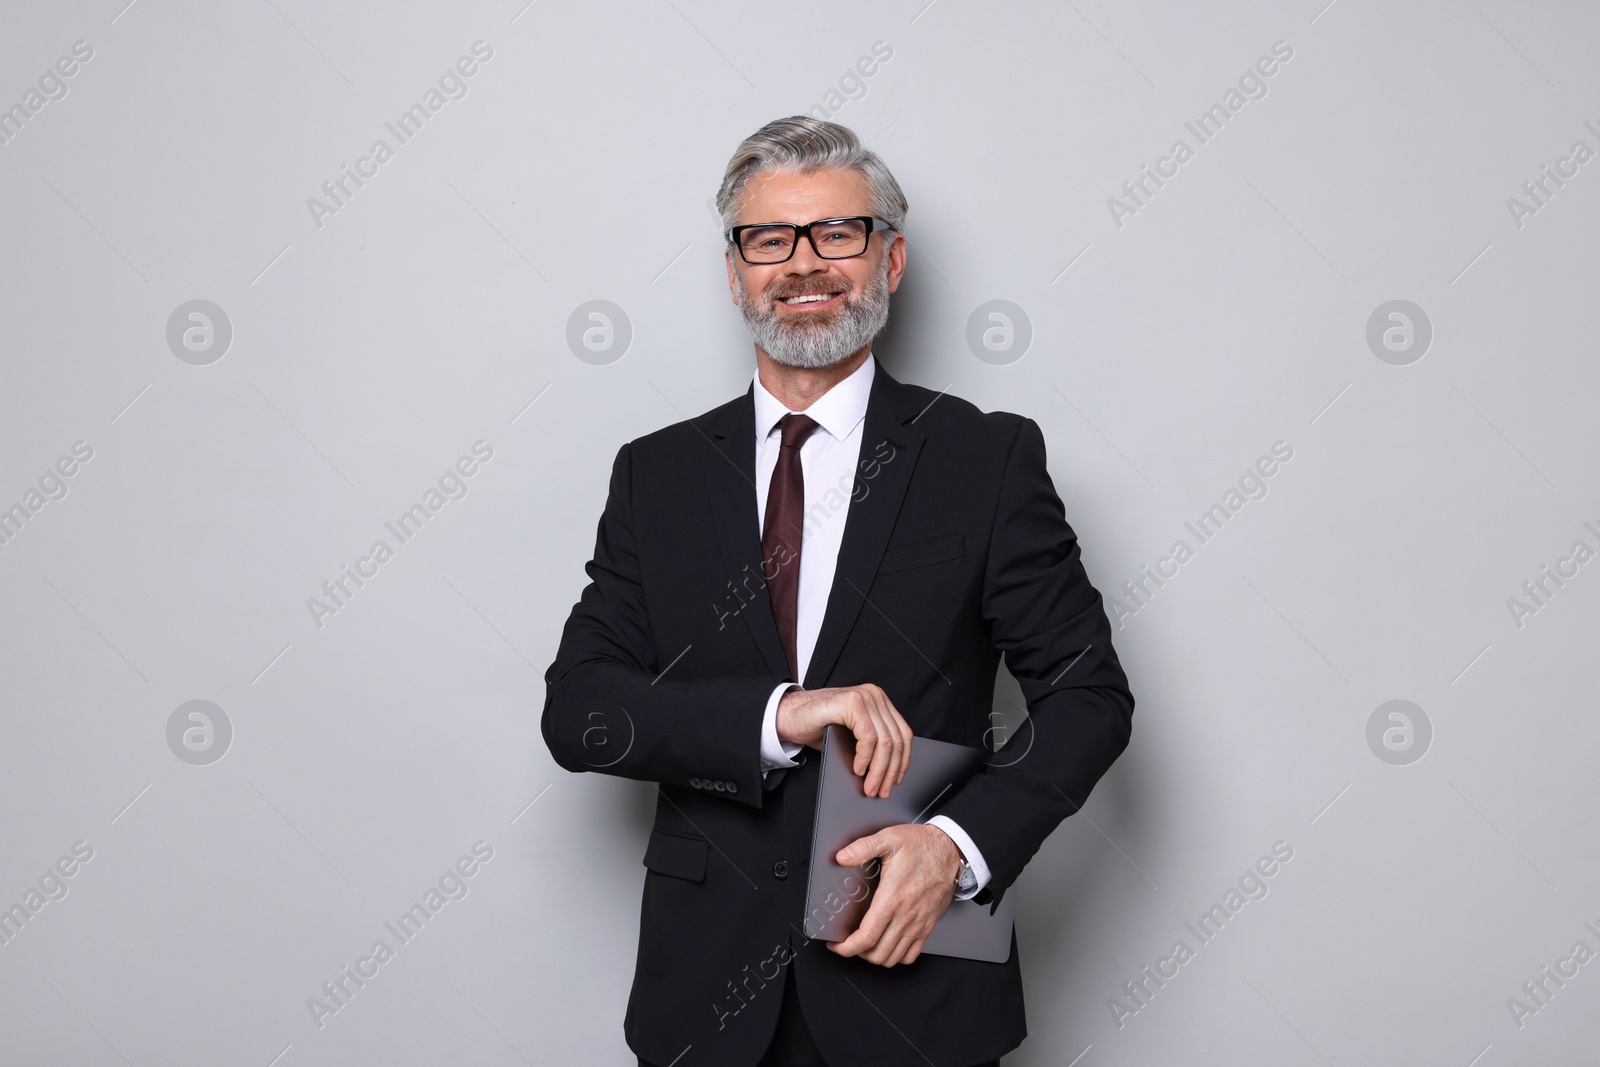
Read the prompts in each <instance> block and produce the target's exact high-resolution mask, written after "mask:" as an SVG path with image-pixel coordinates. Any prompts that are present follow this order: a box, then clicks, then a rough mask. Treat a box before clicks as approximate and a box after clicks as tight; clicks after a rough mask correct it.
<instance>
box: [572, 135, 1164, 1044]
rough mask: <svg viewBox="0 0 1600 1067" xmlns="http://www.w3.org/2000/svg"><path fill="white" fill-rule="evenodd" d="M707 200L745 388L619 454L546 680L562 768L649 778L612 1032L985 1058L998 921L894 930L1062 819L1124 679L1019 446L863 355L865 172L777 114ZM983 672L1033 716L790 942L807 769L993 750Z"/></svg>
mask: <svg viewBox="0 0 1600 1067" xmlns="http://www.w3.org/2000/svg"><path fill="white" fill-rule="evenodd" d="M717 204H718V208H719V210H720V212H721V214H722V218H723V222H724V224H725V225H726V227H727V232H726V234H725V236H726V237H727V239H728V248H727V252H726V260H727V270H728V285H729V289H730V291H731V293H732V295H733V300H734V303H735V304H736V305H737V306H738V307H739V309H740V312H741V313H742V314H743V316H744V319H745V322H746V324H747V325H748V326H749V328H750V331H751V334H752V336H753V338H754V341H755V355H756V374H755V377H754V380H753V381H752V383H751V387H750V389H749V390H748V391H747V392H746V393H745V394H744V395H743V396H741V397H739V398H738V399H736V400H733V401H730V402H729V403H727V404H724V405H722V406H721V407H718V408H715V409H713V410H711V411H709V412H707V413H705V414H704V415H701V416H700V417H698V418H695V419H690V420H688V421H687V422H681V423H677V424H676V425H672V426H668V427H667V428H665V429H663V430H658V431H656V432H655V433H651V434H647V435H646V436H644V437H641V438H639V439H637V440H635V441H632V442H630V443H628V444H626V445H624V446H623V447H622V449H621V450H620V451H619V452H618V453H617V457H616V462H615V464H614V466H613V468H612V473H611V485H610V495H609V497H608V499H607V501H606V507H605V512H604V514H603V515H602V516H601V519H600V524H599V533H598V536H597V538H596V543H595V553H594V559H593V560H592V561H591V562H590V563H589V564H588V565H587V568H586V570H587V573H588V575H589V578H590V583H589V585H588V586H587V587H586V588H585V589H584V591H583V595H582V599H581V600H580V601H579V603H578V604H577V606H576V607H575V608H574V609H573V611H572V615H571V616H570V618H569V619H568V620H567V624H566V628H565V630H564V631H563V634H562V639H561V647H560V649H559V651H558V652H557V655H556V659H555V662H554V663H553V664H552V665H551V667H550V669H549V671H548V672H547V673H546V675H545V681H546V685H547V691H546V700H545V707H544V718H543V730H544V738H545V741H546V743H547V744H548V745H549V747H550V751H551V752H552V753H553V754H554V756H555V758H556V761H557V762H558V763H560V764H561V766H563V767H565V768H567V769H568V770H573V771H583V770H597V771H603V772H605V773H608V774H616V775H622V776H624V777H628V778H636V779H642V780H645V781H651V782H657V783H659V792H658V801H657V805H656V815H655V826H654V829H653V830H652V831H651V834H650V842H649V845H648V847H647V849H646V851H645V856H644V865H645V867H646V868H647V872H646V875H645V886H644V901H643V909H642V913H641V917H640V929H639V954H638V960H637V967H636V971H635V975H634V983H633V991H632V995H631V997H630V998H629V1002H628V1011H627V1016H626V1019H625V1022H624V1032H625V1034H626V1036H627V1039H628V1044H629V1046H630V1047H631V1048H632V1049H633V1050H634V1052H635V1053H637V1054H638V1056H639V1062H640V1064H641V1065H656V1067H668V1065H679V1067H689V1065H692V1064H715V1065H727V1067H757V1065H760V1067H775V1065H779V1064H783V1065H802V1064H804V1065H822V1064H827V1065H831V1067H868V1065H872V1067H894V1065H899V1064H907V1065H911V1064H915V1065H918V1067H922V1065H925V1064H934V1065H936V1067H974V1065H983V1064H997V1063H998V1057H999V1056H1000V1055H1001V1054H1002V1053H1004V1052H1007V1051H1009V1050H1011V1049H1013V1048H1015V1047H1016V1046H1017V1045H1018V1044H1019V1043H1021V1041H1022V1039H1023V1038H1024V1037H1025V1036H1026V1033H1027V1030H1026V1024H1025V1021H1024V1017H1023V1002H1022V982H1021V971H1020V968H1019V965H1018V959H1017V951H1016V939H1015V935H1013V938H1012V950H1011V956H1010V958H1009V959H1008V960H1007V961H1006V962H1005V963H988V962H982V961H977V960H970V959H963V958H958V957H953V956H939V955H932V954H928V955H923V954H922V952H921V948H922V943H923V941H924V939H925V938H926V937H927V936H928V933H929V932H930V931H931V930H932V928H933V925H934V923H935V922H937V920H938V919H939V917H940V916H941V915H943V914H944V911H945V909H946V908H948V907H949V905H950V902H951V900H952V899H953V898H955V897H958V896H959V897H963V898H967V897H970V898H973V899H975V900H976V901H977V902H978V903H980V904H994V903H995V902H997V901H998V900H999V898H1000V897H1001V895H1002V894H1004V893H1005V892H1006V890H1007V889H1008V888H1009V887H1010V886H1011V885H1012V884H1013V883H1014V882H1015V881H1016V879H1017V876H1018V875H1019V874H1020V873H1021V871H1022V868H1023V866H1024V865H1025V864H1026V863H1027V862H1028V860H1029V858H1030V857H1032V855H1033V854H1034V852H1035V851H1037V850H1038V848H1039V845H1040V844H1041V843H1042V842H1043V840H1044V839H1045V837H1046V836H1048V835H1049V833H1050V832H1051V831H1052V830H1053V829H1054V828H1055V827H1056V825H1057V824H1059V823H1060V822H1061V820H1062V819H1064V818H1066V817H1067V816H1069V815H1071V814H1072V813H1073V812H1075V811H1077V810H1078V808H1079V807H1080V806H1081V805H1082V804H1083V802H1084V801H1085V799H1087V797H1088V795H1089V792H1090V790H1091V789H1092V788H1093V787H1094V784H1095V783H1096V782H1097V781H1098V780H1099V779H1100V777H1101V775H1103V774H1104V773H1105V771H1106V769H1107V768H1108V767H1109V766H1110V765H1111V763H1112V762H1113V761H1114V760H1115V759H1116V758H1117V756H1118V755H1120V754H1121V752H1122V750H1123V749H1124V748H1125V747H1126V746H1127V743H1128V737H1129V731H1130V728H1131V719H1132V713H1133V697H1132V694H1131V693H1130V692H1129V690H1128V683H1127V678H1126V677H1125V676H1124V674H1123V672H1122V668H1121V666H1120V665H1119V663H1118V661H1117V656H1116V653H1115V652H1114V651H1113V650H1112V648H1111V631H1110V626H1109V624H1108V622H1107V619H1106V615H1105V611H1104V609H1103V607H1102V604H1101V599H1100V596H1099V594H1098V593H1097V592H1095V590H1094V588H1093V587H1092V586H1091V585H1090V584H1089V581H1088V579H1087V577H1086V576H1085V574H1084V569H1083V566H1082V564H1081V562H1080V559H1079V549H1078V544H1077V538H1076V535H1075V534H1074V533H1073V531H1072V528H1071V527H1070V526H1068V525H1067V522H1066V518H1065V515H1064V512H1063V508H1062V505H1061V501H1060V499H1059V498H1058V497H1057V495H1056V493H1055V490H1054V488H1053V486H1052V483H1051V481H1050V476H1049V473H1048V472H1047V470H1046V468H1045V448H1044V439H1043V436H1042V434H1041V433H1040V431H1039V427H1038V426H1037V425H1036V424H1035V423H1034V422H1032V421H1031V420H1029V419H1026V418H1022V417H1020V416H1017V415H1012V414H1007V413H1004V412H991V413H988V414H985V413H983V412H980V411H979V410H978V409H977V408H975V407H973V406H972V405H971V404H968V403H967V402H965V401H963V400H959V399H957V398H955V397H952V396H949V395H948V394H937V393H934V392H932V391H930V390H927V389H923V388H920V387H917V386H911V385H904V384H901V383H900V382H898V381H896V380H894V379H893V378H891V377H890V376H889V375H888V374H887V373H886V372H885V371H884V370H883V368H881V367H879V366H877V365H876V361H875V360H874V359H873V358H872V339H873V338H874V337H875V336H876V335H877V334H878V332H879V331H880V330H881V329H882V328H883V326H884V324H885V323H886V322H887V321H888V310H889V294H890V293H892V292H894V291H895V289H896V288H898V286H899V284H900V279H901V277H902V276H903V275H904V272H905V268H906V242H905V238H904V236H902V230H903V227H904V224H905V214H906V202H905V197H904V195H903V194H902V193H901V190H900V187H899V185H898V184H897V183H896V182H895V180H894V177H893V176H892V175H891V174H890V173H889V171H888V169H887V167H885V166H884V164H883V162H882V161H881V160H880V159H879V158H878V156H877V155H876V154H874V153H872V152H870V151H867V150H866V149H864V148H863V147H862V145H861V143H860V141H859V140H858V139H857V137H856V136H855V134H854V133H852V132H851V131H850V130H848V129H846V128H845V127H843V126H839V125H836V124H834V123H830V122H823V121H819V120H817V119H813V118H809V117H804V116H797V117H793V118H788V119H780V120H777V121H775V122H772V123H769V124H768V125H766V126H765V127H763V128H762V129H760V130H758V131H757V132H756V133H755V134H753V135H751V136H750V137H749V138H748V139H746V140H745V142H744V143H743V144H741V145H740V146H739V149H738V151H737V152H735V154H734V156H733V159H732V160H731V161H730V162H729V164H728V168H727V172H726V174H725V176H724V178H723V182H722V187H721V190H720V191H719V193H718V196H717ZM1002 652H1003V653H1004V655H1005V659H1006V664H1007V666H1008V668H1009V669H1010V671H1011V673H1012V674H1013V675H1014V676H1015V677H1016V679H1017V681H1018V682H1019V683H1020V685H1021V687H1022V691H1023V694H1024V695H1025V696H1026V698H1027V702H1028V711H1029V719H1028V723H1027V724H1026V725H1025V726H1024V727H1023V728H1022V729H1021V730H1020V731H1018V732H1017V733H1016V735H1015V736H1014V737H1013V738H1011V739H1010V740H1009V741H1008V742H1007V744H1006V745H1005V746H1004V747H1002V748H1001V749H1000V750H999V752H998V753H997V754H996V755H995V756H994V757H992V758H991V761H990V763H989V765H987V766H986V767H985V769H984V773H982V774H980V775H978V776H976V777H975V778H973V779H972V780H970V781H969V782H968V783H967V785H966V786H965V787H964V788H962V789H960V790H959V791H957V792H956V793H955V794H954V795H953V796H951V797H949V798H948V799H947V800H945V801H944V802H943V803H942V804H941V806H940V808H939V811H938V812H937V813H936V814H934V815H933V816H932V817H931V818H928V819H927V820H926V821H925V822H923V823H919V824H917V825H902V826H892V827H889V828H888V829H886V830H883V831H882V832H880V833H876V834H873V835H871V836H870V837H867V838H863V839H861V840H859V841H856V842H854V843H852V844H851V845H849V846H847V847H846V848H845V849H844V850H843V851H841V852H840V853H838V854H837V856H836V859H837V860H838V861H839V862H840V863H843V864H846V865H851V866H860V865H867V864H872V863H876V864H878V865H880V867H879V883H878V889H877V890H876V893H875V894H874V897H873V900H872V903H871V906H870V908H869V909H868V911H867V913H866V915H865V917H864V918H863V920H862V922H861V925H860V927H859V928H858V930H857V931H856V932H855V933H853V934H851V935H850V936H849V937H848V938H846V939H845V940H844V941H842V942H836V943H820V942H816V941H812V940H810V939H808V938H807V937H806V936H805V934H804V931H803V930H802V929H801V923H802V921H803V915H804V912H805V890H806V881H807V873H808V871H807V868H808V865H809V860H810V851H811V830H812V818H813V814H814V811H815V804H816V791H817V771H818V765H819V763H820V761H819V760H816V759H808V758H807V756H808V753H807V751H806V750H807V749H812V750H816V749H820V747H821V742H822V736H823V731H824V729H825V728H826V727H827V726H828V725H830V724H838V725H840V726H842V727H844V728H846V729H848V730H850V731H851V733H852V734H853V735H854V736H855V738H856V749H857V755H856V764H855V770H856V773H857V774H860V775H863V776H864V778H865V782H864V788H865V790H866V792H867V793H868V794H869V795H879V796H888V795H889V794H890V793H891V792H892V790H893V788H894V786H895V785H896V784H897V783H898V782H899V781H900V780H901V779H902V777H903V776H904V774H905V772H906V768H907V767H908V766H909V759H910V742H911V737H912V735H913V734H915V735H916V736H919V737H932V738H938V739H940V740H944V741H951V742H956V743H959V744H965V745H969V746H973V747H987V746H986V745H985V742H986V741H987V740H988V739H989V737H990V736H992V727H991V722H990V713H991V707H992V703H993V689H994V682H995V675H996V671H997V669H998V665H999V658H1000V655H1001V653H1002ZM1034 921H1045V920H1044V917H1043V916H1038V917H1035V918H1034Z"/></svg>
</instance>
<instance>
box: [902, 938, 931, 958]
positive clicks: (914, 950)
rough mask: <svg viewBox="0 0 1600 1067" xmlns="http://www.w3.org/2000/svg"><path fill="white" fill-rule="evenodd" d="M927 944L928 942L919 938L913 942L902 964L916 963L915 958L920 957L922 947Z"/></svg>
mask: <svg viewBox="0 0 1600 1067" xmlns="http://www.w3.org/2000/svg"><path fill="white" fill-rule="evenodd" d="M927 942H928V939H927V938H925V937H919V938H917V939H916V940H915V941H913V942H912V943H911V949H910V951H908V952H907V953H906V958H905V959H904V960H902V961H901V962H902V963H916V962H917V957H918V956H920V955H922V946H923V945H925V944H927Z"/></svg>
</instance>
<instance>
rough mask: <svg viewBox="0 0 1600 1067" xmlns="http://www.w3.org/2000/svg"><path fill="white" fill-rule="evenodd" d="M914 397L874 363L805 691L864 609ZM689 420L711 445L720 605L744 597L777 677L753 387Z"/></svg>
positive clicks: (887, 525) (890, 514)
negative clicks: (725, 583) (725, 584)
mask: <svg viewBox="0 0 1600 1067" xmlns="http://www.w3.org/2000/svg"><path fill="white" fill-rule="evenodd" d="M914 401H915V398H914V397H912V396H910V395H909V394H908V393H907V390H906V388H905V387H904V386H903V385H901V384H900V383H899V382H898V381H896V380H895V379H894V378H891V377H890V376H889V373H888V372H887V371H885V370H884V369H883V364H882V363H879V364H878V365H877V367H876V368H874V371H873V379H872V392H871V393H870V394H869V395H868V397H867V414H866V419H865V425H864V426H863V427H862V432H861V454H860V457H859V460H858V462H857V464H856V475H855V486H854V491H853V492H852V494H851V502H850V506H849V508H848V509H847V512H846V518H845V526H844V536H843V540H842V543H841V544H840V546H839V560H838V564H837V565H836V567H835V569H834V574H833V588H832V589H831V590H829V593H828V606H827V610H826V611H825V612H824V613H823V617H822V628H821V630H820V632H819V633H818V634H817V644H816V648H815V649H814V650H813V651H812V653H811V662H810V663H808V664H807V665H806V677H805V679H804V682H803V684H804V685H805V687H806V688H807V689H815V688H818V687H820V686H821V685H822V684H823V683H825V682H826V681H827V679H828V675H829V673H830V672H832V670H833V665H834V664H835V663H836V662H837V661H838V659H839V655H840V653H841V652H843V651H844V644H845V640H846V638H848V637H849V636H850V631H851V629H852V628H853V627H854V626H855V622H856V618H857V616H859V615H860V614H861V610H862V607H863V605H864V604H865V602H866V593H867V590H868V589H870V588H871V587H872V579H873V577H874V576H875V575H876V574H877V573H878V564H879V563H881V562H882V560H883V552H884V548H885V547H887V545H888V543H889V535H890V533H892V532H893V530H894V524H895V520H896V518H898V517H899V514H900V505H901V503H902V502H903V501H904V500H905V495H906V487H907V486H909V485H910V484H911V472H912V470H913V469H914V468H915V466H916V463H917V457H918V456H919V455H920V454H921V452H922V443H923V441H924V439H925V435H924V434H923V432H922V431H921V430H920V429H918V428H917V427H916V425H915V423H914V422H913V420H914V419H915V418H916V417H917V415H918V414H920V412H919V411H917V410H915V403H914ZM693 421H694V423H695V425H696V427H697V428H698V429H700V431H701V432H702V433H704V434H705V436H706V438H707V440H708V442H709V445H710V447H708V448H705V449H703V450H701V467H702V471H703V473H704V476H705V483H706V493H707V496H708V497H709V500H710V505H711V515H712V521H713V523H714V525H715V527H716V531H717V546H718V548H719V549H720V551H721V553H722V562H723V566H724V567H725V568H726V570H727V573H728V577H729V580H730V582H731V583H732V588H730V589H729V590H728V591H727V592H728V597H729V599H728V600H727V601H725V604H728V605H734V604H739V603H742V604H743V607H742V609H741V610H740V611H739V616H740V617H741V618H742V619H744V622H745V625H746V626H748V627H749V629H750V635H751V637H753V638H754V639H755V643H756V647H758V648H759V649H760V650H761V655H762V658H763V659H765V660H766V663H767V667H768V668H769V669H770V670H771V671H772V673H774V674H776V675H778V676H779V677H787V676H788V674H789V661H788V657H787V656H785V655H784V651H783V642H782V641H781V640H779V638H778V625H777V623H776V622H775V621H774V620H773V617H772V600H771V598H770V597H769V596H768V595H767V586H766V582H765V581H763V580H762V579H761V523H760V521H759V519H758V518H757V517H756V506H755V505H756V487H755V450H756V449H755V435H756V416H755V386H754V385H753V384H752V385H751V387H750V389H748V390H747V391H746V392H745V395H744V396H743V397H740V398H739V399H737V400H734V401H732V402H730V403H727V404H724V405H723V406H722V407H720V408H716V409H714V410H712V411H710V412H707V413H706V414H705V415H704V416H702V417H701V418H699V419H697V420H693ZM735 597H736V598H737V599H734V598H735Z"/></svg>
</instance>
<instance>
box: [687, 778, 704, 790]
mask: <svg viewBox="0 0 1600 1067" xmlns="http://www.w3.org/2000/svg"><path fill="white" fill-rule="evenodd" d="M689 784H690V785H692V786H694V787H695V788H696V789H699V788H700V787H701V786H703V785H705V783H704V782H702V781H701V780H700V779H698V778H691V779H689Z"/></svg>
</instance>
